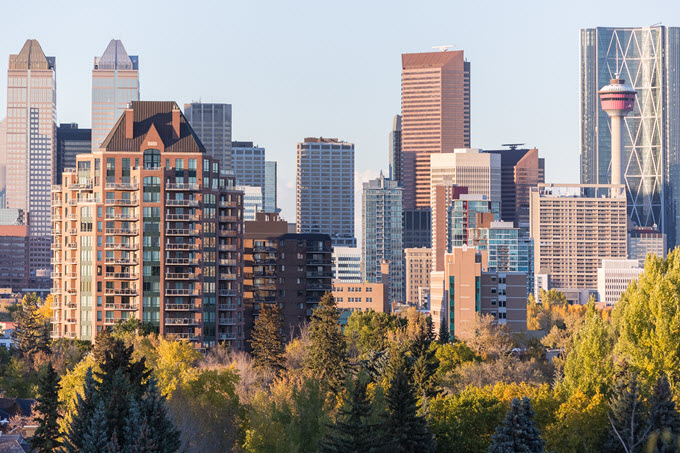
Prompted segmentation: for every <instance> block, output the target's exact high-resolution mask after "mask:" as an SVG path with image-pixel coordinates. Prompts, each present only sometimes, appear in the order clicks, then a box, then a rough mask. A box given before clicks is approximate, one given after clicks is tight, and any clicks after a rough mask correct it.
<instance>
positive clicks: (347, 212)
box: [295, 137, 357, 247]
mask: <svg viewBox="0 0 680 453" xmlns="http://www.w3.org/2000/svg"><path fill="white" fill-rule="evenodd" d="M295 195H296V197H295V198H296V206H297V209H296V211H297V218H296V223H297V232H298V233H320V234H328V235H329V236H330V237H331V239H332V240H333V246H349V247H356V243H357V240H356V238H355V237H354V144H352V143H347V142H343V141H340V140H338V139H337V138H323V137H321V138H305V141H304V142H302V143H298V144H297V177H296V194H295Z"/></svg>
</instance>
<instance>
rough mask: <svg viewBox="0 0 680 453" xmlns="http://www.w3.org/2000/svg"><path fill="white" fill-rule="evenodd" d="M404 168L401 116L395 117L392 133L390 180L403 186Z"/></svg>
mask: <svg viewBox="0 0 680 453" xmlns="http://www.w3.org/2000/svg"><path fill="white" fill-rule="evenodd" d="M403 177H404V168H403V161H402V157H401V115H394V120H393V121H392V130H391V131H390V179H392V180H394V181H397V182H398V183H399V185H403Z"/></svg>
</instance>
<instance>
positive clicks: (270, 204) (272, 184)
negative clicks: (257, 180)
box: [263, 161, 278, 212]
mask: <svg viewBox="0 0 680 453" xmlns="http://www.w3.org/2000/svg"><path fill="white" fill-rule="evenodd" d="M277 184H278V176H277V170H276V161H265V162H264V188H263V190H264V194H263V197H264V205H263V207H264V209H263V211H264V212H277V209H278V204H277V203H278V201H277V199H276V193H277V188H276V185H277Z"/></svg>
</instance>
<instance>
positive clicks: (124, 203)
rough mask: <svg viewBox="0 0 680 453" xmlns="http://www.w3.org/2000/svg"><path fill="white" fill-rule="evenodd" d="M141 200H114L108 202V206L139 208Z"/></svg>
mask: <svg viewBox="0 0 680 453" xmlns="http://www.w3.org/2000/svg"><path fill="white" fill-rule="evenodd" d="M138 204H139V200H138V199H137V198H129V199H128V198H112V199H107V200H106V205H107V206H137V205H138Z"/></svg>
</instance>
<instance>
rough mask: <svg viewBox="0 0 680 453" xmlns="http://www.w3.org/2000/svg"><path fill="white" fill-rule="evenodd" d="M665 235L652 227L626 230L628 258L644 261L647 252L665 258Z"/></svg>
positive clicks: (666, 249) (666, 247)
mask: <svg viewBox="0 0 680 453" xmlns="http://www.w3.org/2000/svg"><path fill="white" fill-rule="evenodd" d="M667 252H668V245H667V244H666V235H665V234H663V233H662V232H660V231H659V230H656V229H654V228H640V227H637V228H633V229H630V230H628V259H631V260H639V261H641V262H644V261H645V259H646V258H647V255H648V254H650V253H651V254H652V255H656V256H658V257H659V258H666V253H667Z"/></svg>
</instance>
